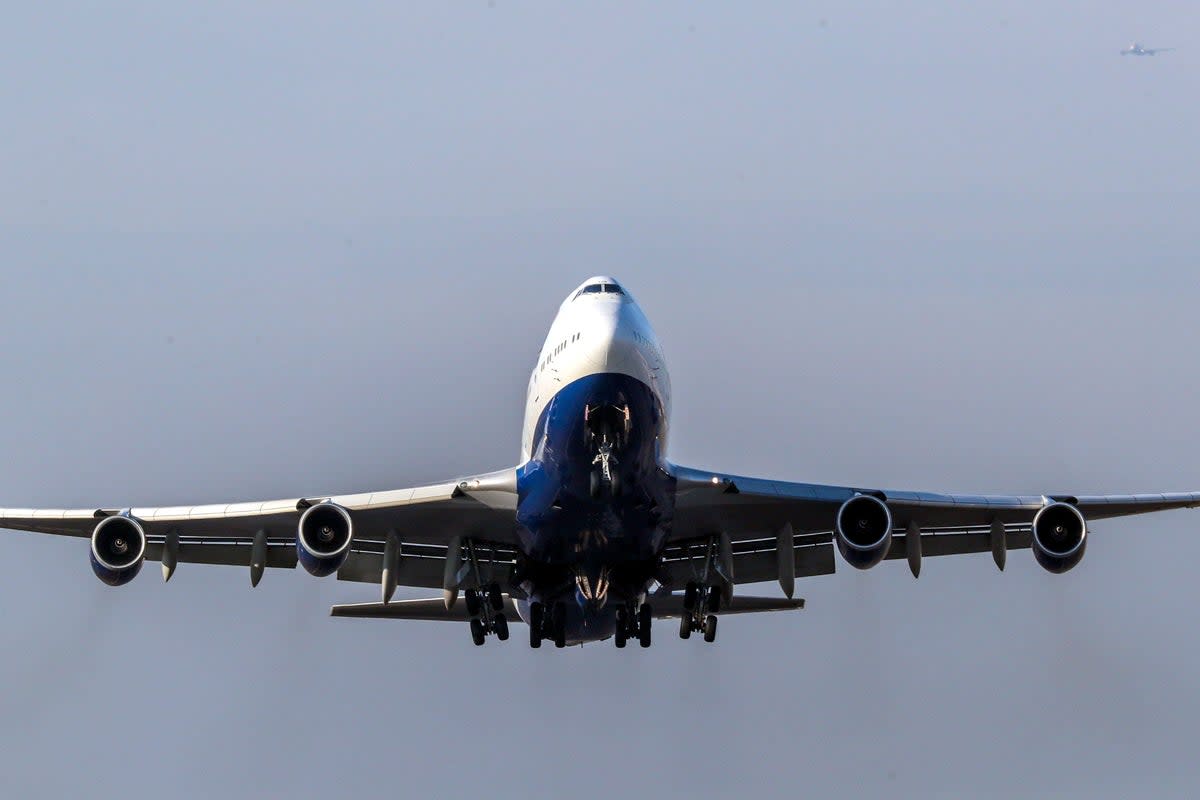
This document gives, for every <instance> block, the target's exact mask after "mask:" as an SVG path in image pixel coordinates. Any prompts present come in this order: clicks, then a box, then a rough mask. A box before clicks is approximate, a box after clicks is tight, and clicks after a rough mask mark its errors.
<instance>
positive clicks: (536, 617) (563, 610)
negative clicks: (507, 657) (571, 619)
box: [497, 602, 567, 648]
mask: <svg viewBox="0 0 1200 800" xmlns="http://www.w3.org/2000/svg"><path fill="white" fill-rule="evenodd" d="M497 636H499V634H497ZM507 638H508V628H507V624H506V625H505V635H504V636H501V637H500V640H501V641H503V640H504V639H507ZM545 639H549V640H550V641H552V642H554V646H555V647H566V646H567V604H566V603H555V604H554V605H553V606H551V607H550V608H546V604H545V603H539V602H533V603H530V604H529V646H530V647H534V648H537V647H541V646H542V641H543V640H545Z"/></svg>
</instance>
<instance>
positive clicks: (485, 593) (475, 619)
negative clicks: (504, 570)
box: [466, 583, 508, 646]
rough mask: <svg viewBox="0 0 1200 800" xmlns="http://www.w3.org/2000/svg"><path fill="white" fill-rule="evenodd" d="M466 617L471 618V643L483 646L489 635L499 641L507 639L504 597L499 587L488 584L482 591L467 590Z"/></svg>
mask: <svg viewBox="0 0 1200 800" xmlns="http://www.w3.org/2000/svg"><path fill="white" fill-rule="evenodd" d="M466 600H467V616H469V617H470V618H471V641H473V642H474V643H475V645H476V646H479V645H481V644H483V640H484V639H485V638H486V637H487V635H488V634H489V633H494V634H495V635H496V638H497V639H499V640H500V641H502V642H503V641H506V640H507V639H508V618H507V617H506V616H504V597H503V595H501V594H500V587H499V586H498V585H496V584H494V583H493V584H489V585H488V586H486V587H484V588H483V589H467V591H466Z"/></svg>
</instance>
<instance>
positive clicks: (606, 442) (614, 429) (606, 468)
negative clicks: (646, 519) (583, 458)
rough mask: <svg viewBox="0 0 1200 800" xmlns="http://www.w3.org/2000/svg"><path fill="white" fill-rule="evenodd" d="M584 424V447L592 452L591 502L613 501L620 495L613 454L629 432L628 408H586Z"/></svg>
mask: <svg viewBox="0 0 1200 800" xmlns="http://www.w3.org/2000/svg"><path fill="white" fill-rule="evenodd" d="M583 422H584V431H585V433H584V435H585V436H586V438H587V444H588V446H589V447H591V448H592V449H593V450H594V452H595V456H594V457H593V458H592V473H591V476H590V479H589V484H590V485H589V487H588V488H589V490H590V491H591V495H592V497H593V498H600V497H615V496H616V495H617V494H618V493H619V492H620V491H621V485H620V473H619V472H618V471H617V469H616V467H617V466H618V465H619V464H620V461H619V460H618V459H617V456H616V452H617V451H619V450H621V449H622V448H624V446H625V443H626V441H627V440H628V439H629V433H630V430H631V429H632V417H631V414H630V411H629V406H628V405H623V406H615V405H596V406H587V407H586V408H585V409H584V410H583Z"/></svg>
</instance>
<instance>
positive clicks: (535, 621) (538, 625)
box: [529, 603, 546, 649]
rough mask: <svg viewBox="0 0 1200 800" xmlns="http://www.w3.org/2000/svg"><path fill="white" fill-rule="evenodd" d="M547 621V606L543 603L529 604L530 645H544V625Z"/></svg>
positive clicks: (534, 646)
mask: <svg viewBox="0 0 1200 800" xmlns="http://www.w3.org/2000/svg"><path fill="white" fill-rule="evenodd" d="M545 622H546V607H545V606H544V605H542V604H541V603H530V604H529V646H530V647H532V648H534V649H537V648H539V647H541V646H542V632H543V630H544V628H543V625H544V624H545Z"/></svg>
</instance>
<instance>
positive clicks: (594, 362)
mask: <svg viewBox="0 0 1200 800" xmlns="http://www.w3.org/2000/svg"><path fill="white" fill-rule="evenodd" d="M597 286H600V287H601V288H602V289H608V291H595V290H594V287H597ZM589 288H591V290H590V291H585V290H587V289H589ZM603 373H613V374H619V375H628V376H630V377H633V378H636V379H638V380H639V381H641V382H642V383H644V384H646V386H648V387H649V388H650V390H651V391H652V392H653V393H654V395H655V396H656V397H657V398H658V399H659V401H660V403H661V405H662V408H663V409H664V416H669V415H670V408H671V380H670V377H669V376H668V375H667V366H666V362H665V361H664V359H663V355H662V350H661V349H660V348H659V346H658V338H657V337H656V336H655V335H654V330H653V329H652V328H651V327H650V322H649V321H648V320H647V319H646V315H645V314H643V313H642V310H641V308H639V307H638V304H637V303H636V302H635V301H634V299H633V298H632V297H630V296H629V294H628V293H627V292H625V291H624V289H623V287H621V286H620V285H619V284H618V283H617V282H616V281H614V280H613V279H612V278H607V277H596V278H591V279H589V280H587V281H584V282H583V283H582V284H580V285H579V287H577V288H576V289H575V291H573V292H571V293H570V294H569V295H567V299H566V300H564V301H563V304H562V306H561V307H560V308H559V310H558V315H557V316H555V318H554V322H553V323H551V325H550V333H549V334H548V335H547V336H546V343H545V344H544V345H543V346H542V351H541V354H540V355H539V356H538V362H537V364H536V365H535V366H534V368H533V373H532V374H531V375H530V377H529V390H528V392H527V395H526V401H525V425H524V427H523V429H522V433H521V463H524V462H526V461H528V460H529V458H530V457H531V455H532V453H533V451H534V449H535V447H536V439H537V437H538V435H539V432H538V431H536V430H534V429H535V427H536V426H537V422H538V419H539V417H540V416H541V413H542V411H543V410H544V409H545V408H546V406H547V404H548V403H550V401H551V400H552V399H553V398H554V396H555V395H556V394H558V392H559V391H560V390H561V389H563V388H564V387H566V386H568V385H569V384H571V383H572V382H573V381H577V380H579V379H580V378H584V377H587V376H589V375H595V374H603ZM658 438H659V441H658V448H659V452H660V453H663V454H665V453H666V447H667V442H666V426H665V425H664V426H663V433H662V434H661V435H660V436H659V437H658Z"/></svg>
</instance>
